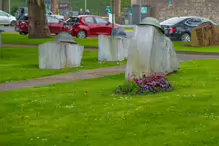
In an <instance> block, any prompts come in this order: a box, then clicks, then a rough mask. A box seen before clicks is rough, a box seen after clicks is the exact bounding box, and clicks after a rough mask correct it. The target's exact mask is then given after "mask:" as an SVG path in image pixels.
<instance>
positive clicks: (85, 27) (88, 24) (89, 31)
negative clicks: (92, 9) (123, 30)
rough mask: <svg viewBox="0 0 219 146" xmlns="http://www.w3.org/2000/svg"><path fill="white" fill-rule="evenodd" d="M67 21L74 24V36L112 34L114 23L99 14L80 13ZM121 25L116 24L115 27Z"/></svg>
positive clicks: (84, 36)
mask: <svg viewBox="0 0 219 146" xmlns="http://www.w3.org/2000/svg"><path fill="white" fill-rule="evenodd" d="M66 23H67V24H70V25H72V26H73V28H72V36H76V37H78V38H86V37H97V36H98V35H100V34H104V35H111V34H112V24H111V23H110V22H109V21H107V20H106V19H104V18H101V17H99V16H93V15H80V16H76V17H70V18H69V19H67V20H66ZM119 27H120V26H119V25H117V24H115V26H114V28H115V29H116V28H119Z"/></svg>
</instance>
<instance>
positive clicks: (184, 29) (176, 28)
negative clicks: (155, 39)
mask: <svg viewBox="0 0 219 146" xmlns="http://www.w3.org/2000/svg"><path fill="white" fill-rule="evenodd" d="M205 22H211V23H213V24H214V25H217V24H216V23H215V22H214V21H212V20H210V19H207V18H203V17H195V16H188V17H173V18H170V19H167V20H165V21H163V22H161V23H160V24H161V26H162V28H163V29H164V30H165V35H166V36H167V37H169V38H170V39H171V40H173V41H183V42H188V41H191V33H192V30H193V29H194V28H195V27H197V26H199V25H200V24H202V23H205Z"/></svg>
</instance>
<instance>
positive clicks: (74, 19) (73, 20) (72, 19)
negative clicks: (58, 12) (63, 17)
mask: <svg viewBox="0 0 219 146" xmlns="http://www.w3.org/2000/svg"><path fill="white" fill-rule="evenodd" d="M79 20H80V19H79V18H78V17H70V18H69V19H68V20H67V22H79Z"/></svg>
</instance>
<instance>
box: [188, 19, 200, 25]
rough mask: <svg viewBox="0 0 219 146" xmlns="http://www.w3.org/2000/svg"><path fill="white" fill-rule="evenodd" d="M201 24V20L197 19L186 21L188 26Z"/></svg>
mask: <svg viewBox="0 0 219 146" xmlns="http://www.w3.org/2000/svg"><path fill="white" fill-rule="evenodd" d="M201 23H202V21H201V19H199V18H192V19H189V20H188V21H186V24H187V25H189V26H198V25H200V24H201Z"/></svg>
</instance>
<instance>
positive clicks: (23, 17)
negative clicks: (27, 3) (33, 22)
mask: <svg viewBox="0 0 219 146" xmlns="http://www.w3.org/2000/svg"><path fill="white" fill-rule="evenodd" d="M28 19H29V18H28V16H21V17H20V18H19V20H24V21H26V20H28Z"/></svg>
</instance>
